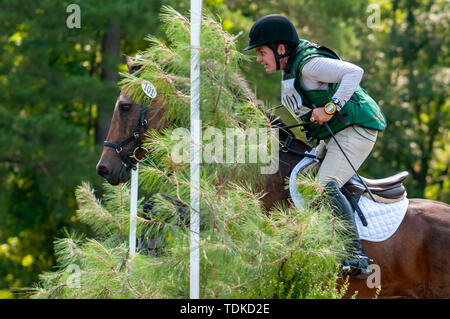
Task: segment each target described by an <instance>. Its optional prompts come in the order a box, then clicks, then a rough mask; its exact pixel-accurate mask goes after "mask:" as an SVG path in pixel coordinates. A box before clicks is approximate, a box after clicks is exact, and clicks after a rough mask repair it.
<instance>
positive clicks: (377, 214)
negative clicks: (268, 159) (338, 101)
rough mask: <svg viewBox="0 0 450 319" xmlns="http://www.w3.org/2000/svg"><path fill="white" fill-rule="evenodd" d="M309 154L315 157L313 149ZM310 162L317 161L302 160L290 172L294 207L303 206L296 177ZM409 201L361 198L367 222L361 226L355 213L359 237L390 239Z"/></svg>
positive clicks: (401, 219) (310, 159)
mask: <svg viewBox="0 0 450 319" xmlns="http://www.w3.org/2000/svg"><path fill="white" fill-rule="evenodd" d="M309 154H312V155H315V154H316V151H315V149H313V150H311V152H309ZM312 161H317V160H315V159H312V158H307V157H305V158H303V159H302V160H301V161H300V162H299V163H298V164H297V165H296V166H295V167H294V169H293V170H292V172H291V176H290V178H289V191H290V193H291V198H292V201H293V202H294V205H295V207H297V208H300V207H302V206H303V204H304V200H303V198H302V195H301V194H300V192H299V191H298V187H297V186H296V181H297V175H298V173H299V172H300V171H301V170H302V168H303V167H305V166H307V165H309V164H310V163H311V162H312ZM408 204H409V200H408V198H406V197H405V198H404V199H402V200H401V201H398V202H395V203H390V204H384V203H378V202H374V201H372V200H371V199H369V198H367V197H364V196H361V198H360V200H359V202H358V205H359V207H360V208H361V211H362V212H363V214H364V217H365V218H366V220H367V227H366V226H363V224H362V223H361V220H360V219H359V216H358V214H356V213H355V221H356V225H357V228H358V233H359V237H360V238H361V239H364V240H368V241H375V242H379V241H384V240H386V239H388V238H389V237H391V236H392V235H393V234H394V233H395V231H396V230H397V228H398V227H399V226H400V224H401V223H402V221H403V218H404V217H405V214H406V210H407V209H408Z"/></svg>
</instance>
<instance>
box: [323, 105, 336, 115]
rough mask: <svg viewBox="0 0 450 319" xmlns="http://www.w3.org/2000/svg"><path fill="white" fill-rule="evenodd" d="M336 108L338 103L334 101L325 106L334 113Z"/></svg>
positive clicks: (329, 111)
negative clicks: (335, 103)
mask: <svg viewBox="0 0 450 319" xmlns="http://www.w3.org/2000/svg"><path fill="white" fill-rule="evenodd" d="M335 109H336V105H334V104H332V103H329V104H328V105H327V107H326V108H325V110H326V111H327V112H328V113H333V112H334V110H335Z"/></svg>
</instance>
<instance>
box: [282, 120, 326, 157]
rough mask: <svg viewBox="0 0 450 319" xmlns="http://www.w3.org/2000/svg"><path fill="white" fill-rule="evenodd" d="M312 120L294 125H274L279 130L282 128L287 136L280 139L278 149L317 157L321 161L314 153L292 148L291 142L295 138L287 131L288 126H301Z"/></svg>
mask: <svg viewBox="0 0 450 319" xmlns="http://www.w3.org/2000/svg"><path fill="white" fill-rule="evenodd" d="M311 123H312V122H305V123H301V124H294V125H285V126H278V125H276V126H275V127H277V128H278V129H280V130H283V131H284V132H285V133H286V134H287V136H286V139H285V140H284V141H281V140H280V144H281V147H280V150H281V151H282V152H284V153H289V152H290V153H293V154H296V155H299V156H304V157H309V158H315V159H318V160H319V161H321V159H319V158H318V157H317V156H315V155H311V154H307V153H304V152H299V151H297V150H295V149H294V148H292V147H291V146H292V142H293V141H295V140H296V138H295V137H294V135H293V134H292V133H291V132H290V131H289V129H290V128H293V127H298V126H303V125H308V124H311Z"/></svg>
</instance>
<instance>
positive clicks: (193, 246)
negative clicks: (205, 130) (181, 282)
mask: <svg viewBox="0 0 450 319" xmlns="http://www.w3.org/2000/svg"><path fill="white" fill-rule="evenodd" d="M201 20H202V0H191V212H190V213H191V215H190V231H191V232H190V234H191V236H190V281H189V287H190V298H191V299H199V298H200V154H201V150H200V145H201V127H200V29H201Z"/></svg>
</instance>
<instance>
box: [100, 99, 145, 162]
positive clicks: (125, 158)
mask: <svg viewBox="0 0 450 319" xmlns="http://www.w3.org/2000/svg"><path fill="white" fill-rule="evenodd" d="M146 113H147V107H146V106H142V109H141V113H140V115H139V121H138V123H137V124H136V128H135V129H134V133H133V135H130V136H128V137H126V138H125V139H123V140H122V141H120V142H116V143H114V142H108V141H104V142H103V145H104V146H109V147H112V148H114V149H115V150H116V153H117V154H119V156H120V158H121V159H122V163H123V165H125V167H126V168H129V169H135V168H136V163H137V162H142V160H139V159H138V158H137V157H136V151H138V150H139V149H143V150H145V151H148V150H147V149H146V148H145V147H142V142H141V141H140V130H141V126H143V127H144V128H145V129H147V128H148V126H147V120H146V119H145V114H146ZM133 140H135V141H136V144H137V147H136V148H135V149H134V151H133V153H128V154H126V153H125V152H124V151H123V146H124V145H126V144H128V143H130V142H131V141H133ZM133 159H134V160H135V161H136V163H133Z"/></svg>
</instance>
